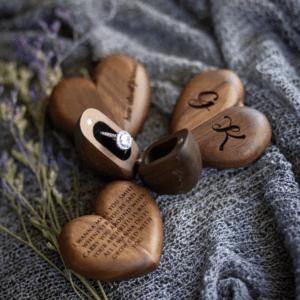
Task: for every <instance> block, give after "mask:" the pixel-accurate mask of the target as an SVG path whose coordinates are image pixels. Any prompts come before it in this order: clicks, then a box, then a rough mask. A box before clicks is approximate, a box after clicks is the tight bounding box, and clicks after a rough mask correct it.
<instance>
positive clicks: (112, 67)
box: [48, 54, 151, 137]
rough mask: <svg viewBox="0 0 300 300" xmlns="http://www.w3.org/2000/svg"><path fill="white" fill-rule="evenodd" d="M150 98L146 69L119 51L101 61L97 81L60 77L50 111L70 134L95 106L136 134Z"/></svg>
mask: <svg viewBox="0 0 300 300" xmlns="http://www.w3.org/2000/svg"><path fill="white" fill-rule="evenodd" d="M150 102H151V89H150V82H149V78H148V75H147V72H146V69H145V68H144V67H143V66H142V65H141V64H140V63H138V62H137V61H136V60H135V59H133V58H132V57H129V56H126V55H123V54H115V55H111V56H108V57H107V58H105V59H104V60H102V61H101V62H100V63H99V64H98V65H97V67H96V69H95V72H94V82H93V81H91V80H88V79H85V78H76V77H71V78H67V79H64V80H62V81H60V82H59V83H58V84H57V85H56V86H55V87H54V89H53V91H52V94H51V96H50V99H49V106H48V111H49V115H50V118H51V119H52V122H53V123H54V125H55V126H56V127H57V128H58V129H60V130H62V131H63V132H65V133H67V134H68V135H69V136H73V134H74V129H75V126H76V123H77V120H78V118H79V117H80V115H81V114H82V113H83V111H84V110H86V109H88V108H95V109H97V110H100V111H101V112H102V113H103V114H105V115H106V116H107V117H108V118H109V119H111V120H112V121H113V122H114V123H116V124H117V125H118V126H119V127H121V128H122V129H124V130H126V131H128V132H129V133H130V134H131V135H132V136H134V137H135V136H136V135H137V134H138V132H139V131H140V130H141V128H142V126H143V124H144V121H145V119H146V116H147V113H148V110H149V107H150Z"/></svg>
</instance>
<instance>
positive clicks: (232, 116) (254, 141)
mask: <svg viewBox="0 0 300 300" xmlns="http://www.w3.org/2000/svg"><path fill="white" fill-rule="evenodd" d="M192 134H193V136H194V138H195V140H196V142H197V143H198V146H199V149H200V152H201V157H202V163H203V165H205V166H210V167H215V168H238V167H242V166H245V165H247V164H249V163H251V162H253V161H255V160H256V159H257V158H258V157H259V156H260V155H261V154H262V153H263V152H264V151H265V149H266V147H267V146H268V144H269V143H270V140H271V137H272V130H271V125H270V123H269V121H268V119H267V118H266V117H265V116H264V115H263V114H262V113H260V112H259V111H257V110H255V109H253V108H248V107H232V108H228V109H226V110H224V111H222V112H220V113H219V114H217V115H216V116H214V117H212V118H211V119H209V120H208V121H206V122H205V123H203V124H201V125H199V126H198V127H196V128H194V129H193V130H192Z"/></svg>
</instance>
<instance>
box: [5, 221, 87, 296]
mask: <svg viewBox="0 0 300 300" xmlns="http://www.w3.org/2000/svg"><path fill="white" fill-rule="evenodd" d="M0 228H1V229H2V230H3V231H5V232H6V233H8V234H9V235H11V236H12V237H14V238H15V239H17V240H19V241H20V242H22V243H24V244H25V245H27V246H29V247H30V248H31V249H32V250H34V251H35V252H36V253H37V254H38V255H39V256H40V257H42V258H43V259H44V260H45V261H46V262H48V263H49V264H50V265H51V266H52V267H53V268H54V269H55V270H57V271H58V272H59V273H60V274H61V275H62V276H63V277H64V278H65V279H67V280H69V277H68V276H67V275H66V274H64V273H63V272H62V271H61V270H60V269H59V268H58V267H57V266H56V265H55V264H54V263H53V262H52V261H51V260H49V259H48V258H47V257H46V256H45V255H44V254H43V253H42V252H40V251H39V250H38V249H37V248H36V247H35V246H34V245H33V244H29V243H28V242H27V241H26V240H24V239H22V238H20V237H19V236H17V235H16V234H14V233H13V232H11V231H10V230H9V229H7V228H6V227H4V226H3V225H2V224H0ZM75 286H76V288H77V289H78V290H79V291H80V293H82V294H83V295H84V296H86V297H87V298H89V299H91V300H93V299H92V298H91V297H90V296H89V295H87V294H86V293H85V292H84V291H83V290H82V289H81V288H80V287H78V286H77V285H76V284H75Z"/></svg>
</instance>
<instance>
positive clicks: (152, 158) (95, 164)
mask: <svg viewBox="0 0 300 300" xmlns="http://www.w3.org/2000/svg"><path fill="white" fill-rule="evenodd" d="M120 131H121V128H120V127H119V126H117V125H116V124H115V123H114V122H112V121H111V120H110V119H109V118H108V117H106V116H105V115H104V114H103V113H101V112H100V111H98V110H96V109H93V108H89V109H87V110H85V111H84V112H83V114H82V115H81V116H80V118H79V120H78V123H77V126H76V129H75V135H74V136H75V143H76V146H77V149H78V152H79V153H80V154H81V157H82V158H83V159H84V161H85V162H86V164H87V165H88V166H89V167H90V169H91V170H93V171H94V172H96V173H98V174H100V175H102V176H106V177H110V178H114V179H132V178H133V177H134V176H135V174H136V173H137V172H138V174H139V176H140V177H141V179H142V180H143V181H144V182H145V184H147V185H148V186H149V187H151V188H152V189H153V190H154V191H156V192H158V193H168V194H179V193H184V192H186V191H188V190H190V189H191V188H193V187H194V186H195V184H196V183H197V182H198V179H199V177H200V174H201V167H202V163H201V155H200V151H199V147H198V146H197V143H196V141H195V139H194V137H193V135H192V134H191V132H190V131H188V130H187V129H183V130H181V131H179V132H176V133H174V134H172V135H170V136H168V137H166V138H164V139H161V140H159V141H157V142H156V143H154V144H153V145H151V146H150V147H149V148H148V149H147V150H146V152H145V155H144V156H143V159H142V160H141V162H140V163H139V162H138V159H139V157H140V152H139V148H138V146H137V144H136V143H135V141H132V145H131V148H130V149H129V150H128V151H124V150H121V149H120V148H119V147H118V145H117V142H116V140H115V139H114V138H112V137H109V136H105V135H103V133H104V134H106V133H110V134H114V135H116V134H117V133H119V132H120ZM175 183H176V184H175Z"/></svg>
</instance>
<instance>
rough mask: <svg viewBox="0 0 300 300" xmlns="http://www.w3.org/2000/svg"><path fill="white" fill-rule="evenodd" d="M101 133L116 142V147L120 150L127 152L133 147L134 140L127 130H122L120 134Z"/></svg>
mask: <svg viewBox="0 0 300 300" xmlns="http://www.w3.org/2000/svg"><path fill="white" fill-rule="evenodd" d="M99 133H100V134H101V135H104V136H107V137H110V138H112V139H113V140H116V145H117V147H118V148H119V149H120V150H124V151H127V150H128V149H130V148H131V146H132V141H133V138H132V137H131V135H130V134H129V133H128V132H127V131H125V130H121V131H120V132H118V133H110V132H104V131H100V132H99Z"/></svg>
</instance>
